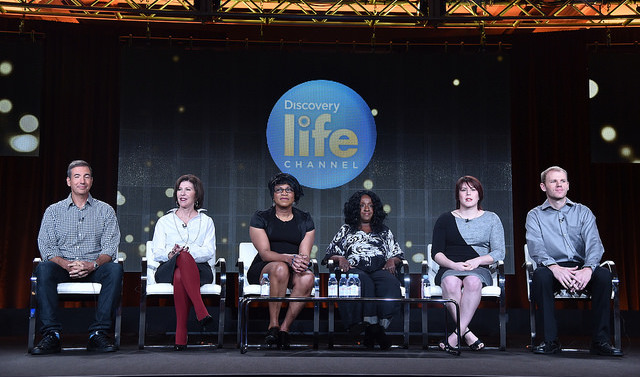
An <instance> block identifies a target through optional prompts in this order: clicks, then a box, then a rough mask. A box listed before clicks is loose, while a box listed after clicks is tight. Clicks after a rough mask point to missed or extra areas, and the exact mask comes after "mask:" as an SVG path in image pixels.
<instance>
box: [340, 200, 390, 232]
mask: <svg viewBox="0 0 640 377" xmlns="http://www.w3.org/2000/svg"><path fill="white" fill-rule="evenodd" d="M364 195H367V196H369V197H370V198H371V201H372V202H373V216H372V217H371V229H373V231H374V232H376V233H377V232H380V231H382V230H383V229H384V219H385V218H386V217H387V214H386V213H385V212H384V210H383V209H382V201H381V200H380V198H379V197H378V195H376V193H375V192H373V191H369V190H360V191H357V192H356V193H354V194H353V195H351V197H350V198H349V200H348V201H347V202H346V203H344V222H345V223H346V224H347V225H349V227H350V228H351V231H352V232H355V231H357V230H358V229H359V227H360V199H361V198H362V197H363V196H364Z"/></svg>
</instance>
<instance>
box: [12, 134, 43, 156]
mask: <svg viewBox="0 0 640 377" xmlns="http://www.w3.org/2000/svg"><path fill="white" fill-rule="evenodd" d="M39 144H40V141H39V140H38V138H37V137H35V136H33V135H18V136H13V137H11V138H10V139H9V145H10V146H11V148H12V149H13V150H14V151H16V152H19V153H29V152H33V151H35V150H36V149H37V148H38V145H39Z"/></svg>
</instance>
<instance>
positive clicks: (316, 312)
mask: <svg viewBox="0 0 640 377" xmlns="http://www.w3.org/2000/svg"><path fill="white" fill-rule="evenodd" d="M319 334H320V304H318V303H317V302H314V303H313V349H314V350H317V349H318V338H319Z"/></svg>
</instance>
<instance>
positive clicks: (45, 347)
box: [31, 331, 62, 355]
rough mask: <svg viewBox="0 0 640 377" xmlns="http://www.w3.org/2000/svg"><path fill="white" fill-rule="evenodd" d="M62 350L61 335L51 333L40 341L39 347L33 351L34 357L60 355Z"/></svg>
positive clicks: (54, 332)
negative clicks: (51, 354)
mask: <svg viewBox="0 0 640 377" xmlns="http://www.w3.org/2000/svg"><path fill="white" fill-rule="evenodd" d="M61 350H62V348H61V347H60V334H59V333H58V332H56V331H49V332H47V333H46V334H44V336H43V337H42V339H41V340H40V342H39V343H38V345H37V346H35V347H33V349H32V350H31V354H32V355H48V354H50V353H58V352H60V351H61Z"/></svg>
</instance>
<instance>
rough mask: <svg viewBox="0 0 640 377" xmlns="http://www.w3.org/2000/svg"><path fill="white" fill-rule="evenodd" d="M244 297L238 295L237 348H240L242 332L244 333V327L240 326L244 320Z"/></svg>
mask: <svg viewBox="0 0 640 377" xmlns="http://www.w3.org/2000/svg"><path fill="white" fill-rule="evenodd" d="M241 299H242V297H238V321H237V329H236V348H240V343H241V341H242V339H241V336H240V334H241V333H242V329H241V328H240V322H241V320H242V310H241V309H240V301H241Z"/></svg>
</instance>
